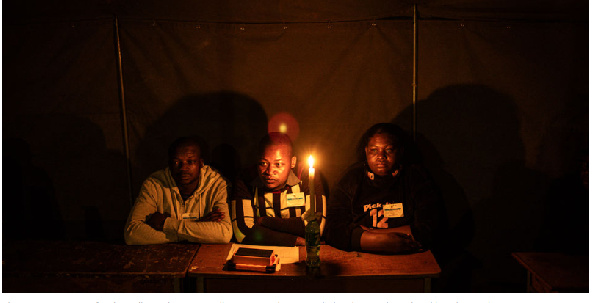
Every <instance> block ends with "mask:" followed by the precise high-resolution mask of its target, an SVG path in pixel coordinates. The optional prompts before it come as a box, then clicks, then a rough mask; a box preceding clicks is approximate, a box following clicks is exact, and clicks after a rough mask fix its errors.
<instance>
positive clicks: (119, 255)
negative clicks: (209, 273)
mask: <svg viewBox="0 0 600 303" xmlns="http://www.w3.org/2000/svg"><path fill="white" fill-rule="evenodd" d="M198 247H199V245H198V244H176V243H170V244H161V245H144V246H128V245H125V244H109V243H100V242H57V241H23V242H13V243H9V244H6V243H4V244H3V248H2V277H3V289H4V291H7V292H30V291H31V292H37V291H51V292H54V291H57V292H61V291H64V290H66V291H67V292H71V290H72V292H88V291H100V292H103V291H107V292H118V291H126V292H129V291H133V292H138V291H143V290H144V288H146V287H145V286H144V285H147V286H148V291H153V288H154V290H155V291H161V290H162V291H173V285H166V286H164V287H162V286H160V287H159V285H153V284H161V283H162V282H160V281H162V280H167V281H171V280H173V279H182V278H184V277H185V276H186V272H187V268H188V266H189V264H190V262H191V261H192V258H193V257H194V255H195V253H196V251H197V250H198ZM86 279H88V280H86ZM132 279H134V280H135V281H133V280H132ZM86 281H87V282H86ZM100 281H102V282H105V281H108V282H106V283H108V284H106V286H102V283H99V282H100ZM126 281H133V282H131V283H133V284H136V285H137V286H140V285H141V286H140V287H141V288H137V289H136V287H137V286H136V285H133V284H131V283H130V284H131V285H129V286H128V285H123V287H125V288H123V287H121V286H119V283H120V284H123V283H125V282H126ZM163 282H164V281H163ZM41 283H46V284H49V285H47V286H44V285H41ZM69 283H71V284H74V285H71V286H67V285H66V284H69ZM113 284H114V285H113ZM62 286H64V288H63V287H62ZM127 287H133V289H132V288H127Z"/></svg>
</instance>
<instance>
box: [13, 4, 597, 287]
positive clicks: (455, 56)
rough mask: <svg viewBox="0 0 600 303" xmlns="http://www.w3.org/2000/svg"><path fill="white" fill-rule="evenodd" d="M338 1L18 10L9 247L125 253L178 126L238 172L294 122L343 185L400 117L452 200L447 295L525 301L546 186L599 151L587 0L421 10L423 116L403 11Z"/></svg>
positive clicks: (300, 138) (306, 145)
mask: <svg viewBox="0 0 600 303" xmlns="http://www.w3.org/2000/svg"><path fill="white" fill-rule="evenodd" d="M340 3H342V2H340ZM340 3H337V4H335V3H334V4H322V3H321V2H319V1H305V2H291V1H290V2H285V1H261V2H260V3H259V4H262V5H253V6H249V5H248V6H246V5H245V4H239V3H237V2H233V1H219V2H212V1H191V2H185V1H184V2H174V3H172V4H170V5H169V6H165V5H162V4H160V3H159V2H150V3H148V4H146V5H141V4H139V3H137V2H132V1H115V2H112V1H111V2H106V3H104V2H102V3H97V2H94V5H93V6H89V5H88V6H84V5H83V4H81V2H78V1H75V2H74V3H69V1H66V2H63V4H64V6H68V5H70V6H68V7H70V9H60V8H61V6H50V7H49V5H47V4H41V5H40V6H33V7H32V8H31V9H28V10H24V11H26V12H27V13H25V14H22V15H19V16H20V17H17V15H9V16H8V17H7V18H6V19H7V20H8V21H7V23H8V24H5V26H4V32H3V34H4V37H3V43H4V45H3V53H4V54H3V55H4V56H3V59H4V66H3V76H4V77H3V164H4V170H3V237H4V238H11V237H12V238H19V237H23V236H29V237H58V238H68V239H88V240H89V239H92V240H107V241H119V242H122V229H123V224H124V221H125V219H126V217H127V214H128V212H129V209H130V207H131V201H132V199H134V198H135V196H136V195H137V191H138V190H139V188H140V185H141V183H142V181H143V180H144V178H146V177H147V176H148V174H150V173H151V172H152V171H155V170H158V169H161V168H163V167H164V166H165V165H166V149H167V147H168V144H169V143H170V142H171V141H172V140H174V139H175V138H176V137H178V136H181V135H188V134H198V135H200V136H202V137H203V139H204V140H205V141H206V147H205V157H206V158H207V161H208V162H209V163H211V164H212V165H214V166H215V167H217V168H219V169H220V170H221V171H222V172H223V173H224V175H226V176H227V177H228V178H230V179H233V178H234V176H235V174H236V173H237V172H239V170H240V169H241V168H242V167H246V166H249V165H252V163H253V160H254V158H255V154H256V151H255V149H256V144H257V141H258V139H259V138H260V137H261V136H262V135H263V134H264V133H265V132H266V131H267V130H268V129H269V127H273V125H271V126H270V125H269V121H270V119H272V118H273V117H278V115H277V114H281V113H286V114H287V115H288V116H287V117H292V120H288V126H289V130H290V131H294V136H295V147H296V152H297V154H298V156H299V157H300V160H301V161H304V159H305V157H306V156H308V154H309V153H312V154H314V155H315V156H316V157H317V164H316V165H317V167H318V169H320V170H321V173H322V174H323V176H324V178H325V180H326V181H327V183H328V184H329V188H330V189H331V188H332V187H333V186H334V185H335V183H336V182H337V180H338V179H339V178H340V176H341V174H342V172H343V170H344V168H345V167H347V166H348V165H349V164H351V163H352V162H353V161H354V159H355V144H356V141H357V140H358V137H359V136H360V134H361V133H362V132H363V131H365V130H366V128H368V127H369V126H370V125H372V124H374V123H377V122H394V123H397V124H399V125H401V126H403V127H404V128H405V129H407V130H409V131H411V132H412V131H414V132H415V134H416V140H417V143H418V145H419V147H420V148H421V151H422V153H423V156H424V160H425V164H426V165H427V168H428V169H429V171H430V172H431V174H432V176H433V177H434V179H435V181H436V183H437V184H438V185H439V187H440V189H441V190H442V194H443V198H444V204H445V207H446V211H447V219H448V224H449V228H448V230H449V231H450V234H451V235H452V236H451V237H449V239H450V240H449V241H451V242H452V245H450V246H448V247H450V248H448V251H452V253H449V254H448V256H447V258H446V259H444V260H441V262H442V261H443V262H445V263H444V264H445V267H444V268H445V275H447V278H445V279H442V281H443V283H442V284H443V285H442V286H443V287H445V288H444V289H445V290H450V291H452V290H459V291H506V290H507V289H508V290H514V288H507V287H514V285H518V284H519V283H520V282H522V280H523V279H524V277H523V275H522V272H520V271H519V270H518V268H517V266H516V264H514V262H513V261H512V260H511V259H510V252H513V251H525V250H532V249H534V248H535V245H534V244H535V243H536V240H537V239H538V238H539V234H540V233H541V232H542V229H543V221H544V219H545V218H544V210H545V208H547V206H546V204H545V203H546V200H545V199H546V196H547V193H548V192H549V191H550V190H551V189H552V185H551V184H552V182H553V180H556V179H558V178H560V177H563V176H565V175H567V174H568V173H570V172H572V171H573V170H575V169H577V166H576V164H577V161H576V160H577V159H578V156H579V155H580V153H581V152H582V151H583V152H584V151H585V150H586V148H587V145H588V136H589V130H588V42H587V37H588V28H587V27H588V24H587V12H584V10H586V9H587V2H583V1H576V3H571V1H531V2H527V3H525V4H523V5H521V3H522V1H519V2H517V1H441V0H440V1H418V6H417V8H418V13H419V16H420V17H419V19H418V26H417V33H418V43H417V58H418V61H417V70H416V72H417V75H418V77H417V80H418V86H417V95H416V97H417V102H416V106H415V107H413V105H412V102H413V101H412V99H413V95H412V75H413V22H412V16H411V13H412V11H411V3H410V1H407V2H406V3H397V2H391V1H374V2H373V1H350V2H346V1H345V2H343V4H340ZM390 3H394V4H390ZM548 3H550V4H548ZM18 9H23V8H22V7H16V8H15V10H17V11H18ZM46 11H49V12H50V13H49V14H48V13H44V12H46ZM5 12H6V9H5ZM114 16H117V17H118V26H119V30H118V37H119V41H120V51H121V54H122V70H119V66H118V64H117V51H118V49H117V43H116V41H117V31H116V30H115V23H116V22H115V19H114ZM582 16H583V19H580V18H582ZM120 72H122V76H123V85H124V86H123V89H124V91H123V92H124V99H123V100H121V98H120V82H119V74H120ZM122 102H123V104H124V105H125V111H124V112H123V111H122V110H121V104H122ZM414 110H416V120H413V111H414ZM124 118H126V119H124ZM125 120H126V121H125ZM125 122H126V123H125ZM294 123H297V127H295V126H294V125H295V124H294ZM124 125H125V127H126V131H127V134H128V141H127V142H125V140H124V128H123V127H124ZM413 126H416V128H415V129H413ZM296 134H297V135H296ZM127 150H128V151H129V154H130V159H129V163H128V159H127V158H126V155H127V153H126V151H127ZM129 167H131V178H128V169H129ZM129 188H131V191H130V190H129ZM584 209H585V210H587V206H585V208H584ZM13 214H24V215H23V216H21V215H16V216H15V215H13ZM46 214H49V215H46ZM25 215H28V216H30V217H31V218H33V220H28V223H26V224H24V223H23V219H22V218H23V217H24V216H25ZM584 217H585V218H586V220H587V213H586V214H584ZM560 219H561V220H567V219H569V218H560ZM567 221H568V220H567ZM563 222H566V221H563ZM586 223H587V222H586ZM50 227H52V228H50ZM585 232H586V233H585V235H587V231H585ZM585 239H587V238H585ZM445 277H446V276H445ZM449 281H450V282H449ZM517 291H518V290H517Z"/></svg>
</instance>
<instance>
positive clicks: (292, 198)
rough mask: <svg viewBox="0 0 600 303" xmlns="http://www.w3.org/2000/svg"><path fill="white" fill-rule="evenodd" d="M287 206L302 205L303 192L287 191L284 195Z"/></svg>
mask: <svg viewBox="0 0 600 303" xmlns="http://www.w3.org/2000/svg"><path fill="white" fill-rule="evenodd" d="M286 200H287V206H288V207H302V206H304V193H302V192H300V193H288V194H287V196H286Z"/></svg>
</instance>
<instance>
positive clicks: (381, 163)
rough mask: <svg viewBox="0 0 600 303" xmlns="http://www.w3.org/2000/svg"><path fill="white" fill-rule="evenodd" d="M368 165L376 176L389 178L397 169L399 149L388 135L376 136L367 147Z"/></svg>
mask: <svg viewBox="0 0 600 303" xmlns="http://www.w3.org/2000/svg"><path fill="white" fill-rule="evenodd" d="M365 153H366V155H367V163H368V164H369V168H371V171H373V173H374V174H376V175H378V176H389V175H391V174H392V173H393V172H394V170H395V169H396V156H397V154H398V147H396V145H395V144H394V141H393V139H392V137H391V136H390V135H388V134H375V135H374V136H373V137H371V139H370V140H369V143H368V144H367V147H365Z"/></svg>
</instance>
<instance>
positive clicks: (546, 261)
mask: <svg viewBox="0 0 600 303" xmlns="http://www.w3.org/2000/svg"><path fill="white" fill-rule="evenodd" d="M512 256H513V257H514V258H515V259H516V260H517V261H518V262H519V263H520V264H521V265H522V266H523V267H525V269H527V292H589V257H588V256H576V255H567V254H562V253H535V252H522V253H513V254H512Z"/></svg>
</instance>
